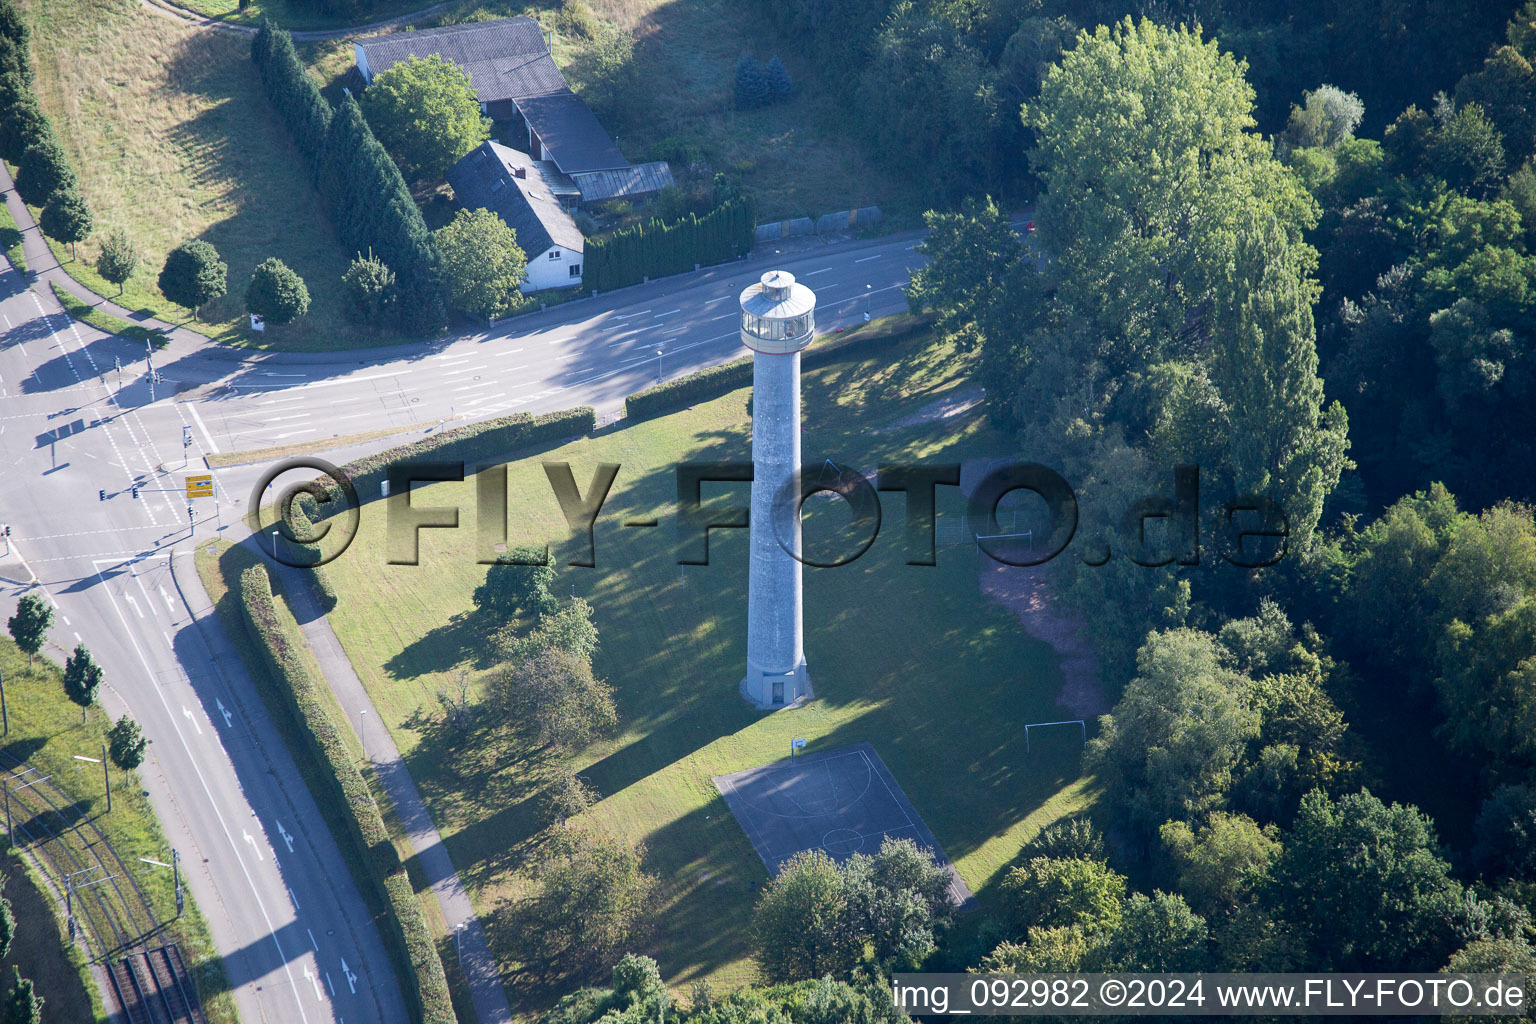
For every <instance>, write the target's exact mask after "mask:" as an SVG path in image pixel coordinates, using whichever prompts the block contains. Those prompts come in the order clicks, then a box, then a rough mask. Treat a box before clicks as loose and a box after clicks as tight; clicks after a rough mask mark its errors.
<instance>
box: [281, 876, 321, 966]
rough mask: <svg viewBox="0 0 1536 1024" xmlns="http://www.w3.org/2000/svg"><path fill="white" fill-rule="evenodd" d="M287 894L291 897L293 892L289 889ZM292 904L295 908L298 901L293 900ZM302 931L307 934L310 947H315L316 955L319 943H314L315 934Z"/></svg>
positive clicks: (306, 929) (307, 930) (318, 950)
mask: <svg viewBox="0 0 1536 1024" xmlns="http://www.w3.org/2000/svg"><path fill="white" fill-rule="evenodd" d="M288 893H289V895H292V894H293V890H292V889H289V890H288ZM293 902H294V905H295V906H297V905H298V902H299V901H298V900H294V901H293ZM304 930H305V931H306V932H309V944H310V945H311V946H314V947H315V952H316V953H318V952H320V943H318V942H316V941H315V933H314V932H310V931H309V929H308V928H305V929H304Z"/></svg>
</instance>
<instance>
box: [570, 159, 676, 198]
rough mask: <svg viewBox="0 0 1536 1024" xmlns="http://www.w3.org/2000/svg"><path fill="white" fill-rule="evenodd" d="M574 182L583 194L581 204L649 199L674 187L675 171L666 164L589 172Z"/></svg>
mask: <svg viewBox="0 0 1536 1024" xmlns="http://www.w3.org/2000/svg"><path fill="white" fill-rule="evenodd" d="M571 179H572V180H573V181H575V183H576V187H577V188H578V189H580V190H581V201H582V202H584V203H600V202H602V201H603V200H605V199H623V198H626V197H629V196H646V195H650V194H651V193H653V192H660V191H661V190H662V189H664V188H666V187H667V186H668V185H671V184H673V182H672V168H671V166H669V165H668V164H667V162H666V161H665V160H657V161H655V162H654V163H648V164H635V165H634V166H633V167H625V168H622V169H620V170H616V171H587V172H585V173H582V174H573V175H571Z"/></svg>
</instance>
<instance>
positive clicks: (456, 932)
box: [453, 921, 469, 974]
mask: <svg viewBox="0 0 1536 1024" xmlns="http://www.w3.org/2000/svg"><path fill="white" fill-rule="evenodd" d="M463 936H464V922H463V921H460V922H459V923H458V924H456V925H454V926H453V953H454V956H456V957H458V958H459V969H460V970H463V969H464V941H463ZM464 973H465V974H468V973H469V972H468V971H464Z"/></svg>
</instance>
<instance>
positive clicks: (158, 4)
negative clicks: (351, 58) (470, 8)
mask: <svg viewBox="0 0 1536 1024" xmlns="http://www.w3.org/2000/svg"><path fill="white" fill-rule="evenodd" d="M454 2H455V0H444V2H443V3H439V4H433V5H432V6H431V7H423V8H422V9H421V10H419V11H411V12H410V13H408V14H402V15H400V16H398V17H395V18H386V19H384V20H383V21H374V22H370V23H369V24H367V25H350V26H347V27H345V28H331V29H313V30H308V31H304V30H301V31H298V32H292V33H289V34H290V35H292V36H293V41H294V42H296V43H312V42H320V41H322V40H326V39H346V38H348V37H349V36H362V35H367V34H369V33H371V32H379V31H382V30H383V29H386V28H394V27H395V26H397V25H406V24H409V23H411V22H413V21H420V20H421V19H422V18H426V17H428V16H430V15H433V14H436V13H437V12H438V11H441V10H444V9H446V8H448V7H451V6H453V4H454ZM139 5H140V6H142V7H145V8H147V9H148V10H151V11H154V12H155V13H157V14H160V15H163V16H166V17H170V18H174V19H176V20H177V21H179V22H181V23H182V24H184V25H192V26H195V27H198V28H211V29H217V30H218V31H220V32H230V33H233V34H235V35H243V36H252V35H255V34H256V28H255V26H252V25H232V24H230V23H229V22H226V21H224V20H223V19H222V18H210V17H207V16H205V15H202V14H198V13H197V12H196V11H189V10H187V9H186V8H185V7H180V6H178V5H177V4H175V3H173V2H172V0H139Z"/></svg>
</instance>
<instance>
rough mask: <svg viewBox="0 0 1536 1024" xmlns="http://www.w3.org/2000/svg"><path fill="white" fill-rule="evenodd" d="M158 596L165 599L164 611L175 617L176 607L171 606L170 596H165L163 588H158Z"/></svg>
mask: <svg viewBox="0 0 1536 1024" xmlns="http://www.w3.org/2000/svg"><path fill="white" fill-rule="evenodd" d="M160 596H161V597H163V598H165V608H166V610H167V611H169V612H170V613H171V614H172V615H175V614H176V606H175V605H173V604H171V595H170V594H167V593H166V592H165V588H164V587H161V588H160Z"/></svg>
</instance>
